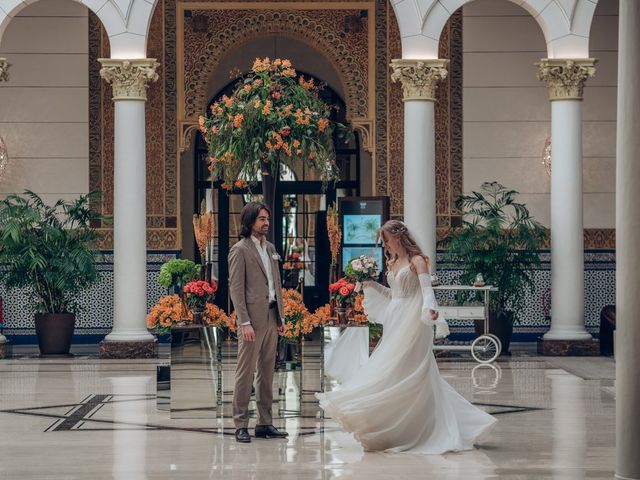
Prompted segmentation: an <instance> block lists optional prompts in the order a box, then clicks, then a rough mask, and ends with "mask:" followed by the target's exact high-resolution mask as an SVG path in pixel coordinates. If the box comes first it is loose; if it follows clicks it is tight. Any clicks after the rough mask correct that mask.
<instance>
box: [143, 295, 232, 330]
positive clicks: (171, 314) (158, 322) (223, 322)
mask: <svg viewBox="0 0 640 480" xmlns="http://www.w3.org/2000/svg"><path fill="white" fill-rule="evenodd" d="M203 308H204V311H203V314H202V320H203V323H204V324H205V325H210V326H214V327H228V328H230V329H232V330H234V329H235V325H233V324H232V323H231V322H232V319H231V318H230V317H228V316H227V315H226V314H225V313H224V311H223V310H222V309H221V308H219V307H217V306H216V305H214V304H212V303H206V304H205V305H204V307H203ZM192 321H193V312H192V311H191V310H190V309H188V308H187V306H186V304H185V302H184V301H183V300H182V299H181V298H180V297H179V296H178V295H166V296H164V297H160V300H159V301H158V303H157V304H156V305H154V306H153V308H152V309H151V311H150V312H149V314H148V315H147V328H148V329H149V330H154V331H157V332H158V333H169V332H170V331H171V327H173V326H174V325H179V324H187V323H191V322H192Z"/></svg>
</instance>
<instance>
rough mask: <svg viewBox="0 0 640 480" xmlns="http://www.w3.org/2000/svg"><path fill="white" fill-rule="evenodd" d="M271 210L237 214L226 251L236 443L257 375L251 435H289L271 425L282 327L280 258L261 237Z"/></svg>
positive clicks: (255, 205)
mask: <svg viewBox="0 0 640 480" xmlns="http://www.w3.org/2000/svg"><path fill="white" fill-rule="evenodd" d="M269 217H270V212H269V209H268V208H267V206H266V205H265V204H264V203H261V202H251V203H248V204H247V205H245V206H244V208H243V209H242V211H241V212H240V224H241V230H240V237H241V239H240V241H239V242H238V243H236V244H235V245H234V246H233V247H232V248H231V251H230V252H229V292H230V294H231V300H232V301H233V307H234V309H235V312H236V322H237V324H238V366H237V368H236V381H235V388H234V391H233V421H234V423H235V427H236V441H238V442H241V443H250V442H251V436H250V435H249V430H248V428H247V427H248V425H249V399H250V397H251V387H252V385H253V375H254V373H256V370H257V374H256V383H257V385H256V403H257V406H258V422H257V424H256V428H255V436H256V437H261V438H285V437H287V436H288V433H286V432H281V431H279V430H278V429H277V428H276V427H274V426H273V425H272V416H271V406H272V403H273V371H274V368H275V363H276V351H277V348H278V331H279V330H280V328H281V327H282V318H284V315H283V303H282V293H281V290H280V285H281V281H280V270H279V268H278V259H279V258H280V257H279V255H278V254H277V253H276V249H275V247H274V246H273V244H271V243H269V242H268V241H267V240H266V238H265V236H266V235H267V233H268V231H269Z"/></svg>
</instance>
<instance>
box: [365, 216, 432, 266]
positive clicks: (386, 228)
mask: <svg viewBox="0 0 640 480" xmlns="http://www.w3.org/2000/svg"><path fill="white" fill-rule="evenodd" d="M389 236H391V237H394V238H397V239H398V240H400V246H401V247H402V248H404V249H405V251H406V252H407V255H408V256H409V261H411V259H412V258H413V257H416V256H418V257H422V258H424V261H425V262H427V270H429V267H430V263H429V257H427V256H426V255H425V254H424V253H423V252H422V250H421V249H420V247H419V246H418V244H417V243H416V240H415V238H413V235H411V232H409V229H408V228H407V226H406V225H405V224H404V222H401V221H400V220H389V221H388V222H385V224H384V225H382V227H380V230H378V235H377V237H376V244H377V243H378V241H379V240H380V239H382V241H383V242H384V241H385V240H386V239H387V238H389ZM384 257H385V260H386V265H387V269H388V270H389V269H391V267H392V266H393V264H394V263H396V262H397V261H398V254H397V253H396V254H395V255H391V253H390V252H389V250H388V249H386V248H385V249H384ZM411 270H413V271H414V272H415V267H414V266H413V265H411Z"/></svg>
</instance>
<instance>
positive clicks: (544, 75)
mask: <svg viewBox="0 0 640 480" xmlns="http://www.w3.org/2000/svg"><path fill="white" fill-rule="evenodd" d="M596 62H597V60H596V59H595V58H576V59H574V58H543V59H542V60H540V61H539V62H536V66H537V67H538V80H541V81H543V82H546V83H547V86H548V87H549V100H551V101H553V100H582V92H583V91H584V83H585V82H586V81H587V78H589V77H593V76H594V75H595V74H596V67H595V64H596Z"/></svg>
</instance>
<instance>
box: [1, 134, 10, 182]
mask: <svg viewBox="0 0 640 480" xmlns="http://www.w3.org/2000/svg"><path fill="white" fill-rule="evenodd" d="M8 163H9V154H8V153H7V146H6V145H5V143H4V140H3V139H2V137H0V178H2V177H3V176H4V172H5V171H6V169H7V164H8Z"/></svg>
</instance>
